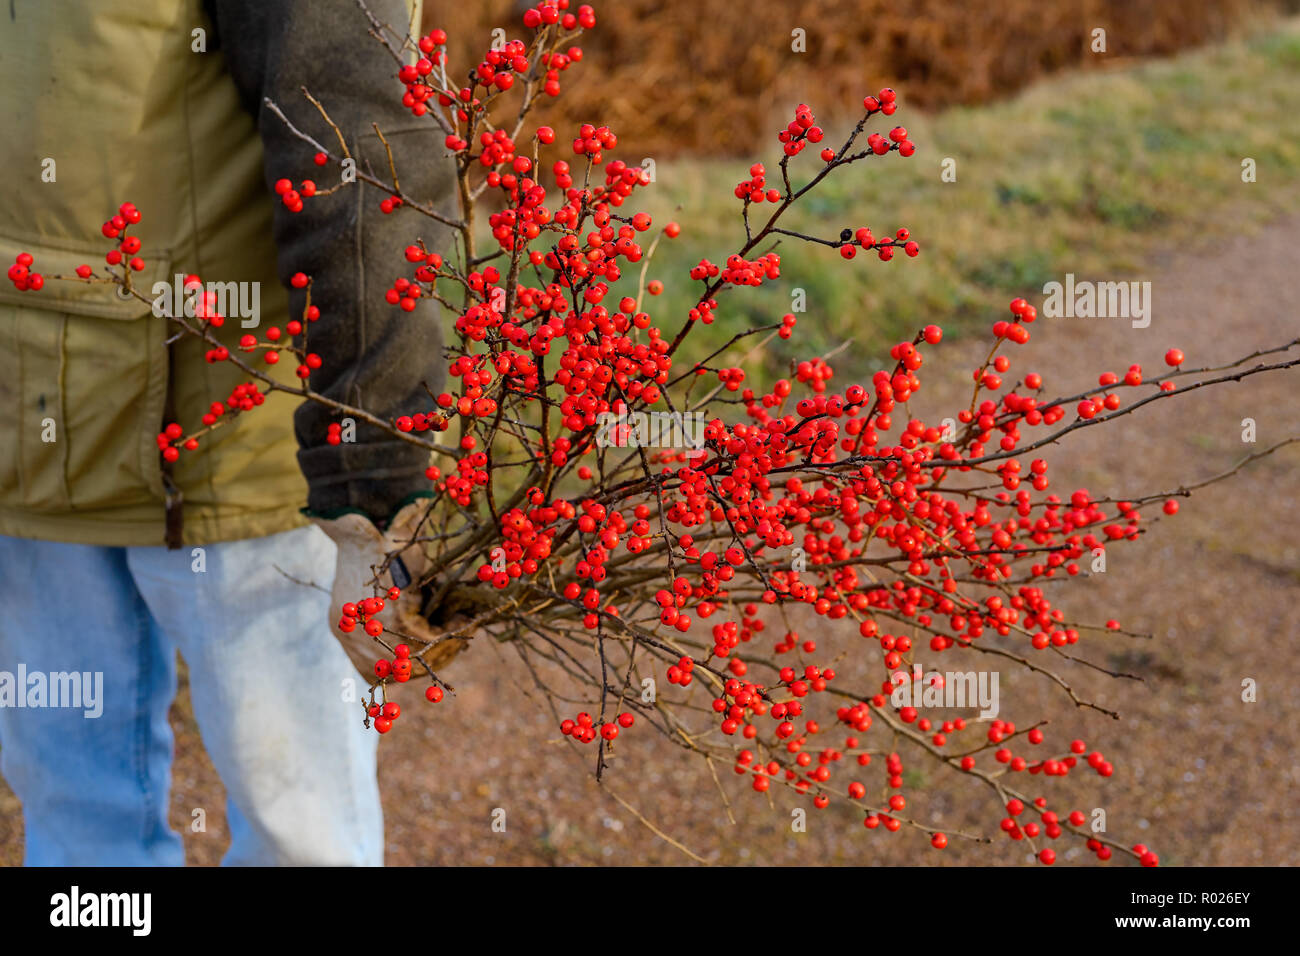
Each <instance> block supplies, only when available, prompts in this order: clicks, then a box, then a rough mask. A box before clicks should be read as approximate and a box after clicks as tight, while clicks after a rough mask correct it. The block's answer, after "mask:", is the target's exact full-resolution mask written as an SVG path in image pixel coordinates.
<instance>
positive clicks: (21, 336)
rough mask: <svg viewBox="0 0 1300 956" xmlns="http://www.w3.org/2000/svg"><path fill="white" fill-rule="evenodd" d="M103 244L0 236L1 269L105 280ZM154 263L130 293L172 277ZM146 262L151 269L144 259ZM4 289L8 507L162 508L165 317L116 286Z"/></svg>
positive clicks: (159, 261)
mask: <svg viewBox="0 0 1300 956" xmlns="http://www.w3.org/2000/svg"><path fill="white" fill-rule="evenodd" d="M109 247H110V246H109V242H108V241H107V240H104V241H102V242H95V243H61V242H60V243H57V244H56V243H51V242H49V241H43V242H33V241H30V240H27V239H22V238H13V237H7V236H0V261H3V262H12V261H13V259H14V257H15V256H16V255H17V254H18V253H19V252H20V251H21V252H29V253H31V254H32V255H33V256H34V258H35V262H34V264H33V269H34V270H35V271H37V272H40V273H41V274H42V275H45V276H47V277H48V276H52V275H71V274H73V270H74V269H75V268H76V266H77V265H79V264H81V263H83V262H84V263H87V264H89V265H91V267H92V268H94V269H95V270H96V271H97V272H99V273H100V274H103V271H104V266H103V261H104V260H103V253H104V250H105V249H106V248H109ZM169 260H170V257H169V256H167V255H163V256H158V255H155V256H153V257H152V262H150V264H149V268H147V269H146V270H145V271H143V272H140V273H137V274H135V276H134V277H133V278H134V280H135V281H134V284H135V286H136V288H138V289H140V290H141V292H143V293H144V294H145V295H146V297H148V293H149V289H150V288H151V287H152V284H153V282H154V281H155V277H157V278H163V277H167V272H168V269H169V268H170V261H169ZM146 261H147V262H148V261H149V260H146ZM5 285H6V286H7V288H6V289H3V290H0V460H2V461H3V465H0V508H4V509H5V510H8V511H18V512H22V511H30V512H35V513H38V514H63V513H75V512H77V511H81V510H85V511H91V510H96V511H99V510H103V509H111V508H115V507H130V506H132V505H140V504H147V503H149V502H150V501H155V500H161V498H162V496H163V489H162V481H161V475H160V469H159V456H158V449H157V445H156V444H155V442H154V436H155V435H156V434H157V433H158V431H159V429H160V428H161V426H162V414H163V404H164V402H165V400H166V389H167V355H166V351H165V349H164V347H163V340H164V339H165V337H166V321H167V320H166V319H165V318H161V317H157V316H154V315H153V310H152V307H151V303H149V302H141V301H140V300H139V299H135V298H125V299H124V298H122V297H120V296H118V295H117V292H116V288H115V287H114V286H111V285H106V284H98V283H96V284H89V283H82V282H76V281H72V282H68V281H61V280H53V279H47V281H46V283H45V286H44V288H42V289H41V290H40V291H39V292H19V291H18V290H17V289H15V288H13V286H12V285H11V284H9V283H8V282H7V280H6V283H5Z"/></svg>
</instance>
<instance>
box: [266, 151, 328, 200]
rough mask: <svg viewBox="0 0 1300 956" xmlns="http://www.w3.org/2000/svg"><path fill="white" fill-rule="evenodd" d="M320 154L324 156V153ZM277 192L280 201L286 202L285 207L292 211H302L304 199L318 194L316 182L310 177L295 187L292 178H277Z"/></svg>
mask: <svg viewBox="0 0 1300 956" xmlns="http://www.w3.org/2000/svg"><path fill="white" fill-rule="evenodd" d="M319 155H322V156H323V155H324V154H323V153H321V154H319ZM275 194H276V195H277V196H279V197H280V202H282V203H283V204H284V208H286V209H288V210H289V211H290V212H302V206H303V202H302V201H303V200H304V199H310V198H311V197H312V196H314V195H316V184H315V183H314V182H312V180H310V179H304V180H303V181H302V185H300V186H299V187H298V188H297V189H294V188H293V181H292V180H290V179H277V180H276V181H275Z"/></svg>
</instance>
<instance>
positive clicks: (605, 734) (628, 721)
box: [560, 711, 636, 744]
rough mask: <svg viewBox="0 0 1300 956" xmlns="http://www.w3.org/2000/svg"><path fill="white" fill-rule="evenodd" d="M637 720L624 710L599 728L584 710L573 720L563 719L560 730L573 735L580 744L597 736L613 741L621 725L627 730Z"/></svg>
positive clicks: (567, 735) (566, 734) (567, 734)
mask: <svg viewBox="0 0 1300 956" xmlns="http://www.w3.org/2000/svg"><path fill="white" fill-rule="evenodd" d="M635 721H636V718H635V717H634V716H633V715H632V714H630V713H627V712H626V711H624V712H623V713H621V714H619V715H618V717H616V718H615V719H614V720H612V721H609V722H607V723H604V724H601V725H600V728H599V729H597V728H596V725H595V721H594V720H593V719H592V716H591V714H588V713H587V712H586V711H583V712H582V713H581V714H578V716H577V717H575V718H574V719H572V720H564V721H561V722H560V732H561V733H562V734H564V735H565V736H566V737H572V738H573V739H574V740H576V741H577V742H578V743H580V744H589V743H591V742H592V741H593V740H595V739H596V737H597V736H599V737H600V739H601V740H604V741H612V740H613V739H614V738H615V737H617V736H618V731H619V728H620V727H622V728H623V729H625V730H626V729H627V728H628V727H631V726H632V724H633V723H634V722H635Z"/></svg>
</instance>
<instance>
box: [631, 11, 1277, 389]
mask: <svg viewBox="0 0 1300 956" xmlns="http://www.w3.org/2000/svg"><path fill="white" fill-rule="evenodd" d="M900 92H901V93H902V95H903V99H904V109H903V110H902V111H901V112H900V113H899V114H898V115H897V116H896V117H895V119H896V120H897V121H901V122H902V123H903V124H904V125H905V126H907V128H908V130H909V132H910V136H911V138H912V139H913V140H914V141H915V142H916V143H917V145H918V147H919V149H918V151H917V153H916V155H915V156H913V157H912V158H910V159H902V158H901V157H899V156H898V155H897V154H890V155H888V156H886V157H876V158H871V159H868V160H865V161H863V162H860V163H856V164H853V165H851V166H848V167H846V168H845V169H842V170H839V171H837V172H836V173H834V174H832V176H831V177H829V178H828V180H827V181H826V182H824V183H823V184H822V185H821V186H819V187H818V189H817V190H814V191H813V192H812V193H810V194H809V195H808V196H807V197H806V198H805V200H803V201H801V203H800V205H797V206H795V207H793V208H792V209H791V210H790V211H789V212H788V213H787V214H786V215H785V216H784V217H783V218H782V223H781V224H782V225H783V226H785V227H787V228H792V229H797V230H799V231H802V232H805V233H810V234H814V235H818V236H822V237H825V238H832V237H835V236H836V235H837V234H838V233H839V231H840V229H842V228H844V227H853V228H856V227H858V226H861V225H868V226H870V227H871V228H872V229H873V231H874V232H875V234H876V235H877V236H884V235H888V234H891V233H892V232H893V230H895V229H896V228H898V227H899V226H903V225H905V226H907V227H908V228H910V229H911V230H912V233H913V236H914V238H916V239H917V240H918V241H919V242H920V243H921V248H922V254H921V256H920V257H919V258H917V259H907V258H906V257H903V256H899V257H897V258H895V259H894V260H893V261H892V262H887V263H884V262H879V261H878V260H877V259H876V258H875V256H874V255H869V256H868V255H859V256H858V257H857V258H856V259H855V260H853V261H852V262H844V261H843V260H841V258H840V256H839V254H838V252H836V251H835V250H833V249H830V248H827V247H824V246H814V245H809V244H805V243H801V242H799V241H797V240H793V239H789V238H786V239H784V240H783V241H782V242H781V244H780V246H779V251H780V253H781V256H782V275H781V278H780V279H779V280H778V281H776V282H773V283H770V284H769V285H768V286H765V287H763V288H761V289H728V290H726V291H725V292H724V293H723V294H722V295H721V296H720V298H719V302H720V303H721V307H720V309H719V312H718V322H717V323H716V324H715V325H714V326H712V327H710V328H707V329H701V330H698V332H695V333H692V335H693V337H694V336H695V335H699V337H700V338H701V339H704V340H705V341H704V342H703V343H700V342H697V343H696V345H695V348H692V349H691V352H690V354H691V355H703V354H705V351H704V350H702V349H701V346H702V345H708V346H711V347H716V346H718V345H721V344H722V343H723V342H725V341H726V340H727V339H728V338H730V336H731V335H733V334H735V333H736V332H737V331H741V330H743V329H745V328H749V327H753V326H756V325H763V324H767V323H770V322H772V321H775V320H777V319H779V317H780V316H781V315H782V314H783V313H784V312H787V311H789V309H790V301H791V299H790V296H791V294H792V290H794V289H796V288H801V289H803V290H805V292H806V294H807V312H806V313H805V314H804V315H801V316H800V318H801V320H802V325H801V328H800V334H799V347H798V348H797V349H794V348H793V347H792V346H791V345H789V344H787V343H783V342H779V341H777V342H774V343H773V345H772V346H770V349H771V354H769V355H768V356H766V358H767V359H768V360H769V361H771V362H772V363H773V364H774V365H778V364H780V365H783V364H785V362H787V361H788V360H789V358H790V357H792V356H793V355H795V353H796V352H797V353H798V355H800V356H804V355H812V354H818V353H820V352H824V351H828V350H830V349H832V348H834V347H836V346H838V345H840V344H841V343H843V342H844V341H846V340H851V341H852V342H853V343H854V348H853V350H852V351H851V352H850V355H851V356H853V358H854V359H855V360H861V366H860V367H861V368H869V367H871V365H870V364H869V357H874V356H877V355H879V354H881V353H883V352H884V351H885V350H886V348H887V346H888V345H889V344H892V342H893V341H895V340H896V339H897V338H898V337H900V336H903V335H908V336H910V334H911V333H912V332H913V331H914V330H915V329H916V328H918V327H919V326H920V325H924V324H926V323H928V322H939V323H940V324H943V325H944V326H945V328H947V329H949V330H950V332H956V333H958V334H960V333H963V332H969V331H971V330H972V329H983V328H985V327H986V326H987V325H988V324H990V323H992V322H993V321H995V320H996V319H997V318H1000V317H1001V313H1002V310H1003V309H1004V307H1005V305H1006V303H1007V302H1008V301H1009V300H1010V299H1011V298H1013V297H1015V296H1017V295H1025V296H1026V297H1029V298H1031V301H1033V300H1034V297H1035V296H1038V297H1041V292H1042V286H1043V283H1044V282H1047V281H1049V280H1050V279H1053V278H1060V277H1061V276H1062V275H1063V274H1064V273H1065V272H1067V271H1068V272H1074V273H1075V274H1076V275H1089V274H1091V275H1096V276H1104V277H1106V278H1115V279H1120V278H1125V277H1130V278H1140V277H1141V276H1142V270H1144V269H1152V268H1154V261H1155V258H1156V256H1158V254H1159V253H1160V252H1161V251H1167V250H1169V249H1172V248H1174V247H1177V246H1181V245H1185V244H1192V245H1194V246H1197V247H1206V248H1207V249H1208V252H1207V255H1208V256H1211V257H1212V255H1213V248H1212V241H1211V240H1212V238H1213V236H1214V235H1216V234H1227V233H1231V232H1236V231H1240V230H1243V229H1248V228H1250V227H1252V226H1254V225H1256V224H1259V223H1262V222H1264V221H1267V220H1269V219H1271V218H1275V217H1276V216H1278V215H1279V214H1284V213H1287V212H1291V211H1294V210H1296V209H1300V138H1298V137H1296V136H1295V135H1294V134H1295V130H1296V129H1297V123H1298V122H1300V120H1297V117H1300V20H1290V21H1286V22H1285V23H1283V24H1281V25H1278V26H1275V28H1274V29H1272V30H1271V31H1270V32H1269V33H1268V34H1267V35H1259V36H1255V37H1253V38H1249V39H1246V40H1243V41H1239V42H1235V43H1232V44H1228V45H1224V46H1222V47H1216V48H1211V49H1205V50H1199V51H1195V52H1191V53H1187V54H1184V55H1182V56H1179V57H1177V58H1174V59H1170V60H1162V61H1150V62H1147V63H1143V64H1139V65H1136V66H1130V67H1126V68H1124V69H1119V70H1114V71H1108V72H1095V73H1087V74H1074V75H1069V76H1065V77H1061V78H1057V79H1054V80H1050V81H1047V82H1044V83H1042V84H1039V85H1037V86H1035V87H1032V88H1031V89H1029V90H1027V91H1026V92H1024V93H1023V94H1021V95H1020V96H1018V97H1016V98H1015V99H1013V100H1010V101H1006V102H1002V103H998V104H994V105H989V106H980V107H972V108H960V109H952V110H948V111H945V112H942V113H939V114H936V115H931V116H926V115H923V114H918V113H917V112H916V111H914V110H911V109H908V108H907V107H906V90H902V91H900ZM832 105H833V104H820V109H821V111H822V112H829V111H830V107H831V106H832ZM818 106H819V104H814V107H815V108H817V107H818ZM889 125H891V121H888V120H886V121H883V122H881V123H877V124H875V125H873V126H872V127H870V129H878V130H881V131H882V132H883V131H884V130H885V129H887V128H888V126H889ZM847 128H848V124H847V123H829V124H828V141H831V142H833V144H834V145H838V144H839V142H841V141H842V137H843V135H844V133H845V131H846V130H847ZM836 137H839V139H837V138H836ZM775 146H776V143H775V137H773V138H772V140H770V141H768V142H765V143H764V144H762V147H763V148H762V150H761V151H759V152H756V153H755V154H754V156H753V159H754V160H758V161H762V162H764V163H766V164H767V166H768V169H769V171H770V174H775V171H776V160H777V159H778V158H779V153H777V152H776V150H775V149H774V148H773V147H775ZM944 157H952V158H953V159H955V160H956V164H957V181H956V182H955V183H944V182H942V181H941V179H940V162H941V160H942V159H943V158H944ZM1244 157H1251V158H1253V159H1254V160H1255V161H1256V163H1257V179H1258V181H1257V182H1256V183H1253V184H1247V183H1243V182H1242V180H1241V162H1242V159H1243V158H1244ZM748 165H749V163H748V162H746V161H736V160H728V161H721V160H711V159H677V160H671V161H670V160H664V161H660V162H659V163H658V164H657V167H658V168H657V171H656V184H655V185H654V186H653V187H651V188H650V189H649V190H647V191H646V192H645V193H644V194H643V196H642V198H641V202H642V203H644V206H638V208H645V209H646V210H647V211H648V212H651V213H652V214H653V215H654V216H655V221H656V223H664V222H667V221H668V220H669V219H677V220H678V221H679V222H680V223H681V224H682V227H683V232H682V235H681V237H680V238H678V239H677V240H674V241H671V242H669V241H664V242H662V243H660V247H659V250H658V252H657V253H656V256H655V259H654V261H653V263H652V264H651V266H650V273H649V274H650V276H651V277H653V278H659V279H662V280H663V281H664V284H665V286H666V290H665V292H664V294H663V295H662V296H660V297H659V298H658V299H650V300H648V301H649V303H650V305H651V306H652V309H651V311H652V312H653V314H654V315H655V316H656V319H657V320H658V321H659V322H660V324H662V325H663V326H664V327H665V328H666V329H669V330H675V329H676V328H677V322H678V320H677V319H676V318H675V317H676V316H680V315H683V314H684V313H685V311H686V310H687V309H689V308H690V306H691V305H693V304H694V299H693V298H692V296H694V295H696V294H697V293H698V288H699V283H692V282H690V281H689V280H688V279H687V278H686V271H687V270H688V269H689V268H690V267H691V266H692V265H693V264H695V263H696V262H698V261H699V260H700V258H701V257H708V258H709V259H710V260H712V261H713V262H716V263H722V262H723V261H724V260H725V259H726V257H727V256H728V255H729V254H730V253H731V252H733V251H736V250H737V249H739V247H740V246H741V245H742V244H743V238H744V232H743V226H742V224H741V220H740V214H739V207H740V203H739V201H738V200H736V199H735V198H734V196H733V195H732V192H731V190H732V188H733V187H734V185H735V183H736V182H738V181H739V180H741V179H742V178H748V172H747V170H748ZM791 165H792V173H793V175H792V182H793V183H794V185H795V186H796V188H797V187H798V186H800V185H802V183H804V182H806V181H807V179H808V178H809V177H810V176H811V175H812V174H813V173H814V172H815V171H816V170H817V169H819V168H820V160H819V159H818V158H817V156H816V155H815V153H814V152H812V151H809V152H808V153H806V154H804V155H802V156H800V157H799V158H798V159H797V160H796V161H794V162H793V163H792V164H791ZM769 178H772V176H771V175H770V176H769ZM771 208H773V207H770V206H769V207H767V209H771ZM764 211H765V210H764V209H763V208H762V207H760V208H759V210H758V212H759V214H760V215H762V214H763V213H764ZM765 218H766V216H765V215H764V216H763V219H756V221H758V222H761V221H764V220H765ZM760 251H766V247H762V248H760ZM1207 267H1212V264H1210V263H1207ZM750 341H751V343H752V342H753V341H754V340H750ZM851 364H855V365H856V364H858V362H856V361H853V362H851Z"/></svg>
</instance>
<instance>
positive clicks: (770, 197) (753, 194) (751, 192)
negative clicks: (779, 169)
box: [736, 163, 781, 203]
mask: <svg viewBox="0 0 1300 956" xmlns="http://www.w3.org/2000/svg"><path fill="white" fill-rule="evenodd" d="M766 186H767V169H766V168H765V167H764V166H763V164H762V163H755V164H754V165H753V166H750V167H749V179H742V180H741V181H740V182H739V183H737V184H736V198H737V199H743V200H744V201H745V202H746V203H761V202H780V201H781V190H779V189H775V188H772V189H767V188H765V187H766Z"/></svg>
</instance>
